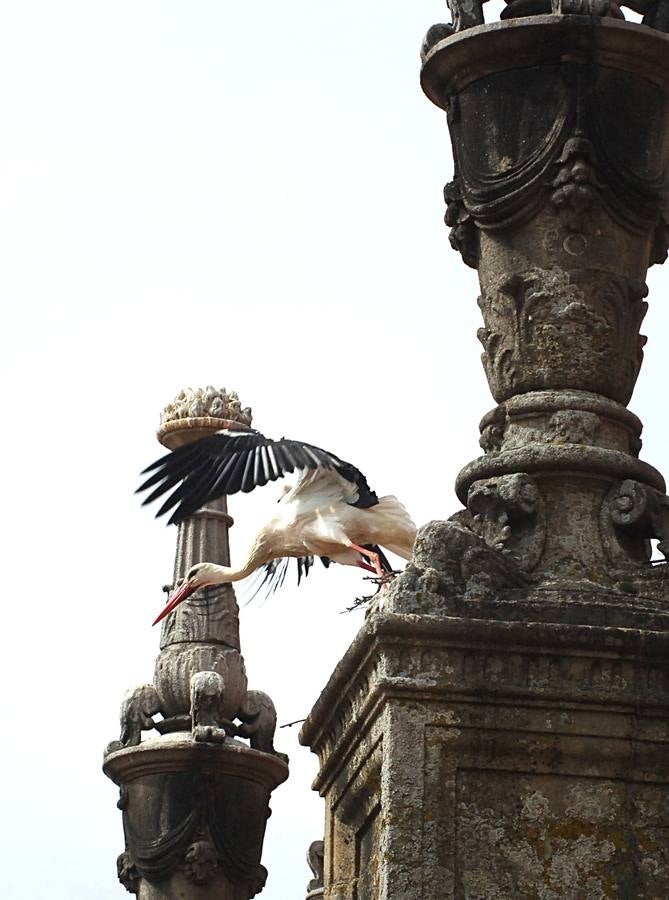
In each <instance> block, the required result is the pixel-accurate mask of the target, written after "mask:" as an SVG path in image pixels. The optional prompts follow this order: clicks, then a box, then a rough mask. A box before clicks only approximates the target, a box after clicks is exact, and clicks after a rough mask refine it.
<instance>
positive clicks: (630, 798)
mask: <svg viewBox="0 0 669 900" xmlns="http://www.w3.org/2000/svg"><path fill="white" fill-rule="evenodd" d="M668 660H669V634H667V633H657V632H644V631H642V630H639V629H622V628H602V627H588V626H570V625H551V624H526V623H520V622H514V623H502V622H488V621H482V620H473V619H463V618H455V617H436V616H412V615H396V614H392V613H377V614H374V615H372V616H370V618H369V619H368V621H367V623H366V624H365V626H364V627H363V629H362V630H361V632H360V634H359V635H358V637H357V639H356V641H355V642H354V644H353V645H352V646H351V648H350V649H349V651H348V652H347V654H346V656H345V657H344V658H343V659H342V661H341V663H340V664H339V666H338V667H337V669H336V671H335V673H334V674H333V676H332V679H331V681H330V683H329V684H328V686H327V688H326V689H325V691H324V692H323V694H322V695H321V697H320V699H319V701H318V703H317V704H316V706H315V707H314V709H313V711H312V713H311V715H310V717H309V720H308V722H307V723H306V724H305V726H304V728H303V731H302V740H303V741H304V742H305V743H307V744H308V745H309V746H311V748H312V749H313V750H314V751H315V752H317V753H318V755H319V760H320V763H321V766H320V772H319V775H318V778H317V780H316V783H315V787H316V788H317V789H318V790H319V791H320V792H321V794H322V795H323V796H324V797H325V799H326V832H325V834H326V840H325V885H326V891H325V897H326V898H327V900H354V898H355V900H372V898H384V900H418V898H421V900H428V898H429V900H434V898H470V897H472V898H473V897H476V898H486V900H492V898H495V900H510V898H524V900H525V898H528V900H529V898H542V900H550V898H555V900H557V898H561V897H570V898H595V897H602V898H603V897H619V898H632V897H634V898H649V900H650V898H661V897H666V896H669V841H667V829H668V828H669V752H668V751H669V664H668Z"/></svg>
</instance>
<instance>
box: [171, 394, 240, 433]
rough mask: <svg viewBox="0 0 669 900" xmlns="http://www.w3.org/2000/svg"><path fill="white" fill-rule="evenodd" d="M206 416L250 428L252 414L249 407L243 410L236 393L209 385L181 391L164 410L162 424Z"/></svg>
mask: <svg viewBox="0 0 669 900" xmlns="http://www.w3.org/2000/svg"><path fill="white" fill-rule="evenodd" d="M205 416H206V417H210V418H213V419H227V420H228V421H232V422H239V423H240V424H242V425H247V426H248V425H250V424H251V419H252V412H251V408H250V407H248V406H246V407H244V408H242V405H241V403H240V400H239V397H238V395H237V393H236V391H226V389H225V388H215V387H212V385H208V386H207V387H206V388H195V390H193V388H184V390H182V391H180V392H179V393H178V394H177V396H176V397H175V398H174V400H173V401H172V402H171V403H168V404H167V406H166V407H165V409H163V411H162V413H161V415H160V422H161V425H165V424H166V423H167V422H173V421H175V420H178V419H199V418H203V417H205Z"/></svg>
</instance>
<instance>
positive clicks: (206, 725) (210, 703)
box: [190, 672, 226, 744]
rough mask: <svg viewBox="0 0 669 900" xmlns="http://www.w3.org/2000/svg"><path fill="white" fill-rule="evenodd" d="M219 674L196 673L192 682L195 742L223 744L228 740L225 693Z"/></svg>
mask: <svg viewBox="0 0 669 900" xmlns="http://www.w3.org/2000/svg"><path fill="white" fill-rule="evenodd" d="M224 691H225V682H224V681H223V678H222V676H221V675H219V673H218V672H195V674H194V675H193V676H192V677H191V680H190V714H191V721H192V729H193V740H194V741H208V742H209V743H216V744H222V743H223V741H224V740H225V738H226V731H225V727H224V723H225V722H226V719H225V716H224V703H223V692H224Z"/></svg>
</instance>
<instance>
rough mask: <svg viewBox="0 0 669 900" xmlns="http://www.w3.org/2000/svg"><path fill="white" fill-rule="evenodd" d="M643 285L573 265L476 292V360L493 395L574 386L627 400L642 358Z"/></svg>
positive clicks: (517, 277)
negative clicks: (479, 320)
mask: <svg viewBox="0 0 669 900" xmlns="http://www.w3.org/2000/svg"><path fill="white" fill-rule="evenodd" d="M647 293H648V289H647V287H646V285H645V284H640V283H637V282H630V281H628V280H627V279H624V278H621V277H617V276H613V275H608V276H605V275H603V274H601V275H599V276H595V275H593V274H592V273H590V272H588V273H585V274H584V275H583V277H582V276H581V273H580V272H579V270H575V271H573V272H566V271H564V270H561V269H558V268H555V269H534V270H530V271H527V272H524V273H523V274H514V275H511V276H509V277H504V278H502V279H501V280H500V281H499V282H498V284H497V286H496V288H494V289H489V290H487V291H485V292H484V293H483V294H482V295H481V296H480V298H479V306H480V308H481V311H482V313H483V319H484V322H485V327H483V328H481V329H479V332H478V337H479V340H480V341H481V343H482V345H483V348H484V353H483V356H482V361H483V366H484V368H485V371H486V376H487V378H488V383H489V385H490V390H491V391H492V393H493V396H494V397H495V399H496V400H497V401H498V402H501V401H503V400H506V399H508V398H509V397H511V396H512V395H513V394H516V393H524V392H527V391H536V390H546V389H557V388H567V387H569V388H575V389H578V390H585V391H592V392H595V393H600V394H604V395H605V396H607V397H611V398H612V399H614V400H617V401H618V402H619V403H623V404H627V402H628V401H629V399H630V397H631V395H632V390H633V389H634V385H635V383H636V379H637V376H638V374H639V369H640V368H641V363H642V360H643V346H644V344H645V342H646V338H645V337H644V336H643V335H640V334H639V328H640V326H641V322H642V320H643V317H644V316H645V314H646V310H647V308H648V304H647V303H645V301H644V297H645V296H646V294H647Z"/></svg>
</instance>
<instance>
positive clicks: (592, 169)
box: [551, 137, 601, 232]
mask: <svg viewBox="0 0 669 900" xmlns="http://www.w3.org/2000/svg"><path fill="white" fill-rule="evenodd" d="M557 162H558V165H559V171H558V173H557V175H556V176H555V178H554V179H553V187H554V188H555V190H554V191H553V193H552V195H551V200H552V201H553V205H554V206H555V207H556V209H558V210H559V211H560V212H562V213H566V215H567V222H568V227H569V230H570V231H573V232H584V231H586V225H585V222H584V218H585V214H586V213H587V211H588V210H589V209H591V208H592V207H594V206H596V205H597V204H598V202H599V200H600V196H599V194H598V189H599V188H600V187H601V183H600V182H599V181H598V178H597V169H596V164H595V151H594V147H593V146H592V142H591V141H589V140H587V139H586V138H583V137H573V138H570V139H569V140H568V141H566V143H565V145H564V148H563V150H562V153H561V155H560V157H559V159H558V161H557Z"/></svg>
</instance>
